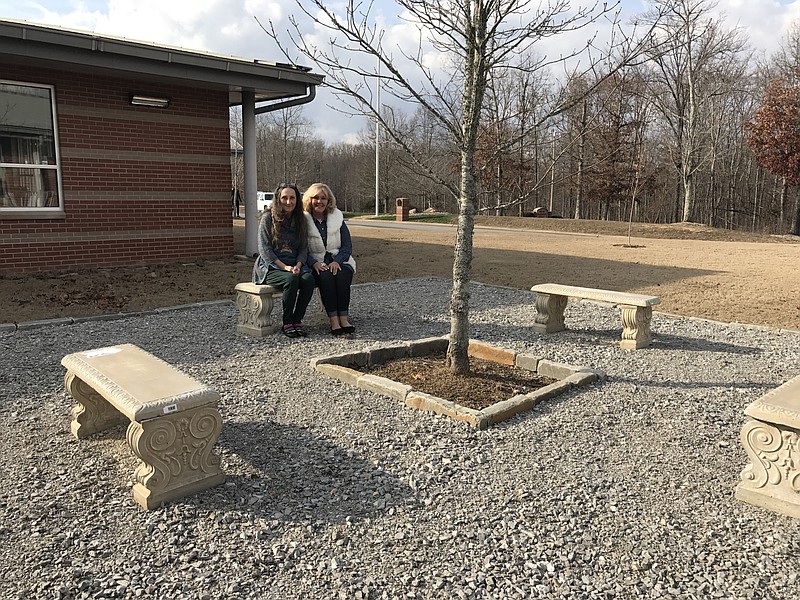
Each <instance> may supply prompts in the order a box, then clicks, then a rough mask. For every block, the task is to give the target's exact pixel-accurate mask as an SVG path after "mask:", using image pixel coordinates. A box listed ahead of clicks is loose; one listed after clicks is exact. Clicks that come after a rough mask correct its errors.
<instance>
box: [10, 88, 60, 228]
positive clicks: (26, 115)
mask: <svg viewBox="0 0 800 600" xmlns="http://www.w3.org/2000/svg"><path fill="white" fill-rule="evenodd" d="M55 124H56V107H55V94H54V90H53V87H52V86H47V85H36V84H30V83H14V82H10V81H2V80H0V212H2V213H3V214H4V215H5V216H11V215H13V214H14V213H23V212H24V213H25V216H28V215H30V214H31V213H47V212H50V213H52V212H53V211H61V210H62V203H61V192H60V190H61V174H60V172H59V156H58V137H57V135H56V126H55ZM20 216H22V214H20Z"/></svg>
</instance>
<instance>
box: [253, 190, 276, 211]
mask: <svg viewBox="0 0 800 600" xmlns="http://www.w3.org/2000/svg"><path fill="white" fill-rule="evenodd" d="M274 195H275V194H273V193H272V192H256V208H257V209H258V212H262V211H265V210H267V209H268V208H272V197H273V196H274Z"/></svg>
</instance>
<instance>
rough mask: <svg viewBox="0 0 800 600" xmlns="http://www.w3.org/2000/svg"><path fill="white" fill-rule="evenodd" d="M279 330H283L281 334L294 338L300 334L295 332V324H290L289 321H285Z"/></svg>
mask: <svg viewBox="0 0 800 600" xmlns="http://www.w3.org/2000/svg"><path fill="white" fill-rule="evenodd" d="M281 331H283V335H285V336H286V337H290V338H296V337H297V336H299V335H300V334H299V333H298V332H297V329H295V326H294V325H292V324H291V323H287V324H286V325H284V326H283V329H282V330H281Z"/></svg>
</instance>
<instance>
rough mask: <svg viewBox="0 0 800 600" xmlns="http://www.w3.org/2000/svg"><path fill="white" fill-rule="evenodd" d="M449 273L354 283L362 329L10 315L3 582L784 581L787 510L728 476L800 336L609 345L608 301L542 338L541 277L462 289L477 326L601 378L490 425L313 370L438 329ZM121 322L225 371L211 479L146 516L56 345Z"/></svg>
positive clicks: (381, 588)
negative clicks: (85, 428) (75, 414)
mask: <svg viewBox="0 0 800 600" xmlns="http://www.w3.org/2000/svg"><path fill="white" fill-rule="evenodd" d="M448 290H449V283H448V282H447V281H445V280H440V279H415V280H412V281H409V280H406V281H396V282H390V283H382V284H364V285H359V286H355V288H354V302H353V313H354V315H355V323H356V324H357V325H358V331H359V336H358V339H355V340H352V341H347V340H339V339H334V338H331V337H330V336H329V335H324V332H325V328H324V325H323V324H322V323H319V324H318V325H317V326H313V327H312V328H311V337H310V338H308V339H307V340H302V339H298V340H290V339H287V338H284V337H282V336H277V335H276V336H273V337H270V338H266V339H255V338H248V337H244V336H239V335H236V334H235V332H234V325H235V321H236V314H235V312H236V311H235V307H234V305H233V303H230V302H225V303H220V304H216V305H210V306H202V307H197V308H191V309H188V310H182V311H171V312H164V313H162V314H158V315H144V316H141V317H134V318H127V319H120V320H113V321H94V322H85V323H79V324H74V325H68V326H48V327H42V328H37V329H31V330H20V331H16V332H0V356H2V362H1V363H0V410H1V411H2V423H0V427H2V429H1V430H0V453H2V456H3V460H2V475H3V480H4V484H3V486H2V488H1V489H0V539H2V540H3V543H2V545H0V597H2V598H25V599H28V598H133V597H139V598H159V599H162V598H187V599H206V598H208V599H218V598H275V599H278V598H280V599H286V598H304V599H314V598H324V599H328V598H334V599H336V598H354V599H358V598H361V599H366V598H388V599H395V598H443V599H444V598H447V599H450V598H492V599H503V598H698V599H701V598H702V599H705V598H726V599H728V598H731V599H737V598H791V597H797V595H798V594H800V582H798V580H797V574H798V572H800V552H799V551H798V550H800V537H798V535H797V533H798V521H796V520H793V519H791V518H788V517H783V516H780V515H776V514H773V513H769V512H767V511H765V510H763V509H759V508H756V507H753V506H750V505H747V504H743V503H740V502H738V501H736V500H735V499H734V497H733V491H734V487H735V485H736V483H737V482H738V480H739V473H740V471H741V469H742V468H743V467H744V466H745V464H746V456H745V452H744V450H743V449H742V447H741V444H740V442H739V440H738V434H739V430H740V428H741V426H742V423H743V422H744V420H745V417H744V414H743V410H744V408H745V407H746V406H747V404H748V403H750V402H752V401H753V400H755V399H756V398H758V397H759V396H761V395H762V394H764V393H765V392H767V391H768V390H770V389H772V388H774V387H776V386H778V385H779V384H781V383H783V382H784V381H786V380H788V379H790V378H791V377H793V376H795V375H797V374H798V365H800V333H798V332H792V331H779V330H774V329H756V328H751V327H745V326H740V325H735V324H723V323H718V322H708V321H700V320H692V319H687V318H681V317H675V316H667V315H661V314H656V315H654V318H653V331H654V333H655V336H656V340H655V343H654V344H653V346H652V347H650V348H648V349H644V350H640V351H636V352H622V351H620V350H619V349H618V348H617V347H615V346H614V345H613V342H614V341H615V340H618V339H619V334H620V324H619V318H618V315H617V311H616V309H613V308H610V307H606V306H600V305H595V304H580V305H575V304H570V305H569V306H568V309H567V323H568V325H570V326H571V327H572V329H571V330H570V331H567V332H563V333H559V334H554V335H550V336H546V337H543V336H540V335H538V334H536V333H534V332H532V331H531V330H530V328H529V327H528V326H529V325H530V324H531V323H532V322H533V318H534V307H533V294H531V293H529V292H524V291H518V290H511V289H506V288H497V287H488V286H483V285H475V287H474V291H473V298H472V315H473V317H472V323H473V326H472V337H473V338H476V339H480V340H484V341H487V342H493V343H498V344H501V345H503V346H505V347H508V348H510V349H513V350H516V351H522V350H524V351H526V352H529V353H532V354H537V355H540V356H544V357H546V358H550V359H552V360H556V361H559V362H567V363H572V364H581V365H587V366H592V367H596V368H598V369H601V370H603V371H605V372H606V373H607V374H608V380H607V381H605V382H602V383H595V384H593V385H591V386H589V387H586V388H579V389H575V390H573V391H571V392H569V393H567V394H565V395H563V396H560V397H558V398H555V399H552V400H549V401H546V402H544V403H542V404H540V405H539V406H537V407H536V408H535V409H534V410H532V411H531V412H529V413H526V414H523V415H518V416H517V417H515V418H513V419H511V420H509V421H506V422H504V423H501V424H499V425H495V426H493V427H491V428H489V429H488V430H487V431H475V430H473V429H470V428H469V427H467V426H465V425H463V424H458V423H455V422H453V421H450V420H448V419H446V418H444V417H437V416H433V415H430V414H426V413H422V412H418V411H413V410H411V409H408V408H406V407H404V406H402V405H400V404H399V403H397V402H395V401H392V400H389V399H387V398H384V397H381V396H377V395H375V394H372V393H369V392H366V391H363V390H358V389H353V388H349V387H346V386H344V385H343V384H340V383H338V382H336V381H333V380H330V379H327V378H325V377H323V376H318V375H315V374H314V373H313V372H312V371H311V370H310V369H309V367H308V361H309V359H310V358H312V357H313V356H317V355H325V354H331V353H337V352H342V351H344V350H345V349H349V348H352V347H369V346H371V345H374V344H382V343H391V342H397V341H401V340H408V339H413V338H419V337H427V336H431V335H441V334H444V333H446V332H447V330H448V328H449V324H448V323H449V319H448V316H447V305H448ZM311 308H312V311H314V310H315V309H316V307H315V305H312V307H311ZM125 342H130V343H134V344H137V345H139V346H141V347H143V348H145V349H146V350H148V351H150V352H152V353H153V354H155V355H157V356H159V357H161V358H163V359H165V360H166V361H168V362H170V363H171V364H173V365H175V366H177V367H178V368H180V369H182V370H183V371H185V372H187V373H189V374H191V375H192V376H194V377H196V378H198V379H200V380H201V381H203V382H205V383H207V384H209V385H211V386H212V387H214V388H216V389H217V390H218V391H219V392H220V394H221V395H222V403H221V412H222V416H223V419H224V425H223V430H222V435H221V437H220V441H219V443H218V451H219V453H220V455H221V457H222V464H223V468H224V470H225V472H226V474H227V476H228V479H227V482H226V484H225V485H224V486H221V487H219V488H216V489H213V490H209V491H207V492H204V493H202V494H198V495H197V496H194V497H190V498H187V499H185V501H181V502H177V503H172V504H168V505H165V506H164V507H162V508H160V509H158V510H155V511H150V512H146V511H143V510H141V509H140V508H139V507H138V506H137V505H135V504H134V503H133V500H132V499H131V496H130V487H131V485H132V481H131V479H132V473H133V469H134V467H135V459H134V457H133V455H132V454H131V452H130V450H128V449H127V447H126V446H125V436H124V429H123V428H116V429H113V430H111V431H109V432H106V433H105V434H101V435H98V436H95V437H93V438H90V439H87V440H81V441H77V440H74V439H73V438H72V437H71V435H70V433H69V411H70V408H71V405H72V402H71V400H70V399H69V398H68V396H67V395H66V392H65V391H64V388H63V374H64V369H63V368H62V367H61V365H60V363H59V361H60V360H61V358H62V357H63V356H64V355H65V354H69V353H72V352H76V351H80V350H87V349H90V348H98V347H102V346H107V345H113V344H118V343H125Z"/></svg>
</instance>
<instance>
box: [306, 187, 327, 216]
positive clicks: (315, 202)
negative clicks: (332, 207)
mask: <svg viewBox="0 0 800 600" xmlns="http://www.w3.org/2000/svg"><path fill="white" fill-rule="evenodd" d="M310 200H311V209H312V210H313V211H314V214H315V215H317V216H320V215H323V214H324V213H325V211H326V210H327V209H328V196H327V194H326V193H325V191H324V190H322V189H319V190H317V191H316V192H314V195H313V196H311V198H310Z"/></svg>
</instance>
